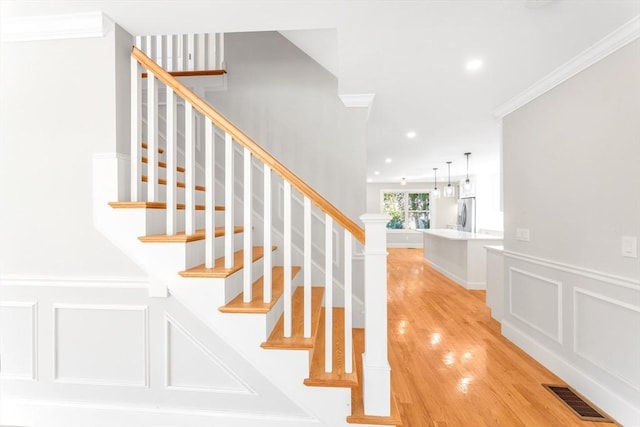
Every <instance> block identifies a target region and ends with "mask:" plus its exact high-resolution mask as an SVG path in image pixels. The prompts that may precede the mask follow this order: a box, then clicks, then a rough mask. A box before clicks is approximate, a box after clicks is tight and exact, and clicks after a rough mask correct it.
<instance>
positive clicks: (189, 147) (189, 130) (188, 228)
mask: <svg viewBox="0 0 640 427" xmlns="http://www.w3.org/2000/svg"><path fill="white" fill-rule="evenodd" d="M193 119H194V117H193V106H192V105H191V104H190V103H189V102H187V101H186V100H185V102H184V169H185V171H184V187H185V188H184V204H185V207H184V218H185V222H184V224H185V230H184V231H185V234H187V235H192V234H195V233H196V204H195V185H196V183H195V169H196V164H195V163H196V162H195V158H196V150H195V132H194V126H193Z"/></svg>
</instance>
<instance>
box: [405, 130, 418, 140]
mask: <svg viewBox="0 0 640 427" xmlns="http://www.w3.org/2000/svg"><path fill="white" fill-rule="evenodd" d="M416 135H417V133H415V131H410V132H407V138H409V139H413V138H415V137H416Z"/></svg>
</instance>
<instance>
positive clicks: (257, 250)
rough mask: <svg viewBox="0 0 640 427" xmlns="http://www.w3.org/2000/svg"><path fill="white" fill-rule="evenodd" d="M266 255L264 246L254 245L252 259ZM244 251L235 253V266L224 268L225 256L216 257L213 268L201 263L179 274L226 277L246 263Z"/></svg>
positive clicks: (255, 259) (200, 276)
mask: <svg viewBox="0 0 640 427" xmlns="http://www.w3.org/2000/svg"><path fill="white" fill-rule="evenodd" d="M275 249H276V247H275V246H273V247H272V248H271V250H272V251H274V250H275ZM263 256H264V248H263V247H262V246H254V247H253V254H252V256H251V260H252V261H253V262H256V261H257V260H259V259H260V258H262V257H263ZM243 257H244V251H243V250H240V251H237V252H236V253H234V254H233V267H231V268H228V269H227V268H224V256H222V257H220V258H218V259H216V262H215V264H214V266H213V268H207V267H205V264H201V265H199V266H197V267H193V268H190V269H189V270H185V271H181V272H180V273H179V274H180V275H181V276H182V277H199V278H225V277H228V276H230V275H232V274H233V273H235V272H236V271H238V270H240V269H241V268H242V266H243V263H244V258H243Z"/></svg>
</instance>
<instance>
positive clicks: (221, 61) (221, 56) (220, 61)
mask: <svg viewBox="0 0 640 427" xmlns="http://www.w3.org/2000/svg"><path fill="white" fill-rule="evenodd" d="M219 39H220V49H218V51H219V52H220V53H219V55H218V64H219V65H218V67H217V68H218V69H224V67H225V63H224V33H220V37H219Z"/></svg>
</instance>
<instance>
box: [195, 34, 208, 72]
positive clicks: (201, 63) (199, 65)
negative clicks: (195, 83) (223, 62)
mask: <svg viewBox="0 0 640 427" xmlns="http://www.w3.org/2000/svg"><path fill="white" fill-rule="evenodd" d="M205 37H206V34H202V33H201V34H197V40H198V44H197V49H198V50H197V51H196V70H206V67H205V60H206V51H205Z"/></svg>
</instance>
